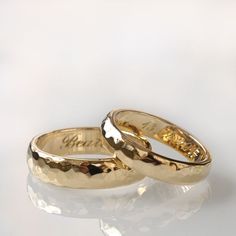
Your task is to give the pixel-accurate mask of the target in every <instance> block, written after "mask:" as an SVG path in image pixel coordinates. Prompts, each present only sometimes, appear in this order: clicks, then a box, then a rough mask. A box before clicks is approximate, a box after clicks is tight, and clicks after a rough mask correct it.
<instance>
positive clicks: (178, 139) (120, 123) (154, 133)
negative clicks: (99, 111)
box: [113, 110, 208, 162]
mask: <svg viewBox="0 0 236 236" xmlns="http://www.w3.org/2000/svg"><path fill="white" fill-rule="evenodd" d="M113 117H114V119H115V120H114V122H115V124H116V125H117V127H118V128H119V129H120V130H122V131H123V130H124V127H126V128H128V129H129V130H133V132H137V130H139V133H140V135H143V136H147V137H149V138H152V139H155V140H157V141H159V142H161V143H164V144H166V145H168V146H170V147H172V148H174V149H175V150H176V151H178V152H180V153H181V154H182V155H184V156H185V157H186V158H187V159H189V160H190V161H194V162H202V161H205V160H207V159H208V153H207V151H206V149H205V148H204V147H203V146H202V145H201V144H200V143H199V142H198V141H197V140H196V139H194V138H193V137H192V136H191V135H190V134H188V133H187V132H186V131H184V130H182V129H181V128H179V127H177V126H175V125H174V124H171V123H169V122H168V121H166V120H163V119H161V118H159V117H156V116H152V115H150V114H147V113H142V112H137V111H126V110H125V111H117V112H115V113H114V116H113ZM134 127H135V128H134ZM132 141H133V142H135V140H132Z"/></svg>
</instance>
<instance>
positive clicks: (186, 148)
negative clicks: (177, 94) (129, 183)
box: [102, 110, 211, 184]
mask: <svg viewBox="0 0 236 236" xmlns="http://www.w3.org/2000/svg"><path fill="white" fill-rule="evenodd" d="M127 132H128V133H130V132H132V133H134V134H136V135H139V136H140V137H142V136H144V137H149V138H152V139H155V140H157V141H159V142H161V143H164V144H167V145H168V146H170V147H172V148H174V149H175V150H176V151H178V152H180V153H181V154H182V155H183V156H185V157H186V158H187V159H188V160H189V161H179V160H174V159H172V158H169V157H165V156H162V155H160V154H158V153H155V152H153V151H152V150H151V149H150V148H147V147H145V146H143V145H142V144H140V143H137V141H136V139H135V138H130V136H128V135H127ZM102 133H103V136H104V137H105V139H106V140H107V142H108V143H109V145H110V146H111V147H112V149H110V150H111V151H112V150H113V151H114V153H115V155H116V157H118V158H119V159H120V160H121V161H122V162H123V163H125V164H126V165H127V166H129V167H130V168H132V169H134V170H136V171H137V172H139V173H141V174H142V175H146V176H149V177H152V178H155V179H159V180H162V181H165V182H168V183H173V184H192V183H194V182H198V181H200V180H202V179H204V178H205V177H206V176H207V175H208V173H209V170H210V166H211V157H210V154H209V152H208V151H207V149H206V148H205V147H204V146H203V145H202V144H201V143H200V142H199V141H198V140H197V139H196V138H194V137H193V136H192V135H191V134H189V133H188V132H187V131H185V130H183V129H181V128H180V127H178V126H176V125H174V124H172V123H170V122H169V121H166V120H164V119H162V118H159V117H157V116H153V115H150V114H148V113H144V112H140V111H133V110H115V111H112V112H110V113H109V114H108V115H107V117H106V118H105V120H104V121H103V123H102Z"/></svg>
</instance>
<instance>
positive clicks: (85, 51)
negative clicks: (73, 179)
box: [0, 0, 236, 236]
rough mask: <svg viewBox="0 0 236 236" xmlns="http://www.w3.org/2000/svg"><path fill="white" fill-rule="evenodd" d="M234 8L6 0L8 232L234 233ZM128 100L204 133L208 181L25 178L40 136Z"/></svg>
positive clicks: (2, 81) (3, 62)
mask: <svg viewBox="0 0 236 236" xmlns="http://www.w3.org/2000/svg"><path fill="white" fill-rule="evenodd" d="M235 12H236V2H235V1H231V0H226V1H225V0H224V1H223V0H219V1H210V0H206V1H189V0H188V1H187V0H183V1H174V0H167V1H152V0H145V1H144V0H138V1H132V0H127V1H123V0H121V1H118V0H111V1H101V0H87V1H79V0H78V1H65V0H59V1H55V0H47V1H46V0H42V1H37V0H31V1H30V0H21V1H16V0H9V1H5V0H3V1H0V107H1V113H0V130H1V136H0V143H1V146H0V160H1V170H0V209H1V210H0V235H1V236H5V235H7V236H8V235H9V236H15V235H16V236H28V235H34V236H41V235H44V236H51V235H56V236H62V235H63V236H64V235H89V236H90V235H93V236H103V235H111V236H120V235H122V236H124V235H128V236H133V235H134V236H135V235H175V236H178V235H180V236H183V235H191V236H197V235H203V236H204V235H207V236H209V235H216V236H218V235H220V236H221V235H227V236H234V235H235V234H236V227H235V218H236V174H235V170H236V159H235V131H236V125H235V120H236V111H235V107H236V43H235V42H236V27H235V26H236V14H235ZM122 107H123V108H131V109H137V110H143V111H145V112H149V113H153V114H156V115H158V116H161V117H163V118H166V119H168V120H170V121H172V122H174V123H176V124H178V125H179V126H181V127H184V128H185V129H186V130H188V131H190V132H191V133H193V134H194V135H195V136H196V137H197V138H199V139H200V140H201V141H202V142H203V143H204V144H205V145H206V146H207V147H208V148H209V150H210V151H211V153H212V156H213V161H214V163H213V168H212V171H211V174H210V176H209V177H208V178H207V180H206V181H205V182H202V183H199V184H198V185H196V186H193V187H192V188H185V187H180V186H172V185H166V184H163V183H160V182H155V181H154V182H153V181H150V180H148V179H146V180H144V181H141V182H139V183H136V184H133V185H132V186H126V187H123V188H119V189H112V190H101V191H82V190H68V189H60V188H55V187H53V186H49V185H45V184H43V183H40V182H38V181H36V180H32V179H30V177H28V169H27V166H26V150H27V145H28V143H29V141H30V139H31V138H32V137H33V136H34V135H36V134H39V133H42V132H46V131H50V130H53V129H59V128H64V127H77V126H98V125H99V124H100V123H101V121H102V119H103V118H104V116H105V114H106V113H108V112H109V111H110V110H111V109H113V108H122ZM155 148H156V149H155V150H156V151H160V152H161V153H162V152H164V153H166V150H165V149H163V150H161V149H159V148H158V147H155ZM157 149H158V150H157ZM51 213H53V214H51Z"/></svg>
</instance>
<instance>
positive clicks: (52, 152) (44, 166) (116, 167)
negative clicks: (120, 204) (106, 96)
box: [27, 128, 143, 188]
mask: <svg viewBox="0 0 236 236" xmlns="http://www.w3.org/2000/svg"><path fill="white" fill-rule="evenodd" d="M104 141H105V140H104V139H103V137H102V134H101V130H100V129H99V128H73V129H61V130H56V131H53V132H50V133H46V134H43V135H40V136H37V137H35V138H33V140H32V141H31V143H30V145H29V148H28V158H27V162H28V166H29V169H30V171H31V173H32V174H33V175H35V176H36V177H38V178H39V179H40V180H42V181H44V182H47V183H51V184H54V185H58V186H65V187H71V188H108V187H115V186H120V185H127V184H130V183H132V182H135V181H137V180H140V179H142V178H143V175H141V174H139V173H137V172H136V171H134V170H132V169H131V168H129V167H128V166H126V165H125V164H123V163H122V162H121V161H120V160H119V159H117V158H113V157H112V154H113V153H112V152H109V151H108V148H107V144H106V142H104ZM80 154H102V155H107V156H110V157H109V158H105V157H104V158H90V157H85V156H83V157H79V158H78V156H76V157H75V155H80ZM73 155H74V156H73Z"/></svg>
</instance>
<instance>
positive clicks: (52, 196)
mask: <svg viewBox="0 0 236 236" xmlns="http://www.w3.org/2000/svg"><path fill="white" fill-rule="evenodd" d="M209 188H210V186H209V184H208V183H207V182H206V181H203V182H201V183H200V184H197V185H194V186H179V185H175V186H173V185H168V184H165V183H162V182H154V181H152V180H150V179H148V178H146V179H144V180H142V181H140V182H138V183H135V184H132V185H130V186H129V187H127V186H125V187H121V188H117V189H114V191H110V190H106V189H102V190H84V189H65V188H60V187H57V186H52V185H48V184H46V183H43V182H40V181H38V180H37V179H36V178H34V177H33V176H31V175H29V176H28V186H27V189H28V194H29V197H30V199H31V201H32V202H33V204H34V205H35V206H36V207H37V208H39V209H41V210H44V211H46V212H47V213H51V214H57V215H62V216H67V217H76V218H87V219H88V218H93V219H100V220H101V229H102V230H103V231H104V232H107V234H105V235H113V234H109V233H108V232H111V231H112V229H113V230H114V228H116V229H117V230H118V231H120V230H121V232H122V234H117V235H142V234H140V233H141V231H140V230H142V228H143V227H145V228H150V230H155V232H156V228H157V227H159V226H164V225H167V224H168V223H170V222H171V221H173V220H176V219H187V218H189V217H190V216H191V215H193V214H194V213H195V212H197V211H198V210H199V209H200V208H201V205H202V203H203V202H204V201H205V200H206V199H207V197H208V196H209V192H210V189H209ZM65 199H66V201H65ZM112 232H113V231H112ZM130 232H132V233H130ZM152 235H153V234H152Z"/></svg>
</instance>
